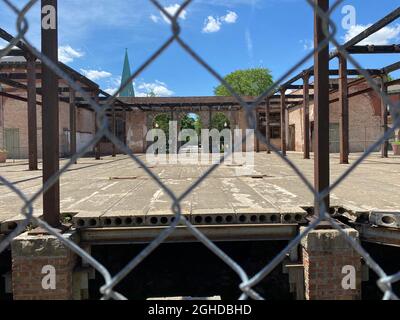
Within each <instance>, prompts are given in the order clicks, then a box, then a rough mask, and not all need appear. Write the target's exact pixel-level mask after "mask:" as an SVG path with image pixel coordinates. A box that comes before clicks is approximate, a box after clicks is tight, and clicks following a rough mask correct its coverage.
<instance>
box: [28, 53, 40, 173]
mask: <svg viewBox="0 0 400 320" xmlns="http://www.w3.org/2000/svg"><path fill="white" fill-rule="evenodd" d="M26 61H27V64H26V71H27V78H28V82H27V100H28V150H29V151H28V153H29V170H30V171H35V170H38V147H37V115H36V57H35V56H34V55H32V54H27V55H26Z"/></svg>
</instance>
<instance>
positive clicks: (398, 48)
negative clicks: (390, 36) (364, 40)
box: [346, 44, 400, 54]
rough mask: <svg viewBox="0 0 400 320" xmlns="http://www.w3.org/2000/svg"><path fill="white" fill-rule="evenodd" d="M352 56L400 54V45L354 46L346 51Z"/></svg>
mask: <svg viewBox="0 0 400 320" xmlns="http://www.w3.org/2000/svg"><path fill="white" fill-rule="evenodd" d="M346 51H347V52H348V53H351V54H387V53H400V45H398V44H396V45H391V46H374V45H369V46H353V47H350V48H348V49H347V50H346Z"/></svg>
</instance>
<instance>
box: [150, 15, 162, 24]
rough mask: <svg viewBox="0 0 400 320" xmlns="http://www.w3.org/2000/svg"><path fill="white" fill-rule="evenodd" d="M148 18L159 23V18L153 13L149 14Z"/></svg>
mask: <svg viewBox="0 0 400 320" xmlns="http://www.w3.org/2000/svg"><path fill="white" fill-rule="evenodd" d="M150 20H151V21H153V22H154V23H159V22H160V20H161V18H160V17H157V16H156V15H155V14H152V15H150Z"/></svg>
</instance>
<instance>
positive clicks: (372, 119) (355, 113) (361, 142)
mask: <svg viewBox="0 0 400 320" xmlns="http://www.w3.org/2000/svg"><path fill="white" fill-rule="evenodd" d="M352 81H354V80H352ZM366 88H367V84H366V83H365V82H363V81H361V82H360V83H359V84H358V85H354V86H352V87H350V88H349V93H350V94H351V93H355V92H359V91H361V90H364V89H366ZM296 94H298V92H296ZM300 94H301V92H300ZM338 94H339V93H338V92H337V91H336V92H334V93H332V94H331V95H330V99H331V100H333V102H331V104H330V105H329V109H330V113H329V116H330V119H329V122H330V123H331V124H336V125H338V124H339V122H340V104H339V102H338V101H337V98H338ZM380 108H381V100H380V97H379V95H378V94H377V93H376V92H373V91H371V92H368V93H363V94H360V95H357V96H354V97H350V98H349V123H350V126H349V139H350V152H363V151H365V149H366V148H367V147H369V146H370V145H371V144H372V143H374V142H375V141H377V140H378V138H379V137H380V135H381V134H382V128H381V119H380ZM310 121H311V122H312V121H314V105H313V103H312V102H311V103H310ZM289 125H294V128H295V150H294V151H303V141H304V139H303V137H304V135H303V108H302V107H298V108H295V109H293V110H292V111H290V113H289ZM335 143H336V144H337V146H338V142H337V141H335Z"/></svg>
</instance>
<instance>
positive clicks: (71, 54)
mask: <svg viewBox="0 0 400 320" xmlns="http://www.w3.org/2000/svg"><path fill="white" fill-rule="evenodd" d="M84 55H85V54H84V53H83V52H80V51H77V50H75V49H73V48H72V47H71V46H68V45H67V46H61V47H59V48H58V59H59V60H60V61H61V62H62V63H70V62H72V61H74V59H77V58H81V57H83V56H84Z"/></svg>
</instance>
